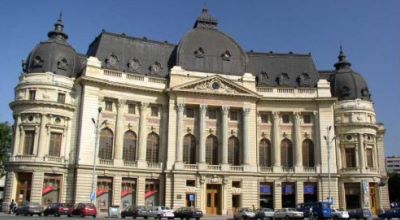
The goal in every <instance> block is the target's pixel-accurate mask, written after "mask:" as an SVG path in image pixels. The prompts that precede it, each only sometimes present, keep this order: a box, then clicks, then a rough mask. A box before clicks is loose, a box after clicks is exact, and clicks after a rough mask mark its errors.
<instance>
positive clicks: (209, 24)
mask: <svg viewBox="0 0 400 220" xmlns="http://www.w3.org/2000/svg"><path fill="white" fill-rule="evenodd" d="M217 24H218V21H217V20H216V19H215V18H214V17H212V16H211V15H210V14H209V13H208V9H207V8H203V9H202V10H201V15H200V16H199V17H197V19H196V22H195V23H194V26H193V28H205V29H217Z"/></svg>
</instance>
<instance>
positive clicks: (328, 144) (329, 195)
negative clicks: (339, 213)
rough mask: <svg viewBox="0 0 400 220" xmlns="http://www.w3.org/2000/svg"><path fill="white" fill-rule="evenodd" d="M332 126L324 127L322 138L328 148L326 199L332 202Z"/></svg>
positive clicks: (333, 138)
mask: <svg viewBox="0 0 400 220" xmlns="http://www.w3.org/2000/svg"><path fill="white" fill-rule="evenodd" d="M331 129H332V126H328V127H327V128H326V136H324V139H325V141H326V146H327V148H328V201H329V203H331V204H332V196H331V144H332V142H333V141H334V140H335V137H332V138H331V137H330V133H331Z"/></svg>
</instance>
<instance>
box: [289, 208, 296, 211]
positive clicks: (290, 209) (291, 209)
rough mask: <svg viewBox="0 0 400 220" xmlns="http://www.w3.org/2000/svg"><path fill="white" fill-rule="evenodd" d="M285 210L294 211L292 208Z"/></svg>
mask: <svg viewBox="0 0 400 220" xmlns="http://www.w3.org/2000/svg"><path fill="white" fill-rule="evenodd" d="M287 210H288V211H296V209H294V208H288V209H287Z"/></svg>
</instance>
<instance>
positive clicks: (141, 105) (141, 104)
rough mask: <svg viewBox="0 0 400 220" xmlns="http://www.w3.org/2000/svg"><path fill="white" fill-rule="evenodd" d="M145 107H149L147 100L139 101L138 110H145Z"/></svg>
mask: <svg viewBox="0 0 400 220" xmlns="http://www.w3.org/2000/svg"><path fill="white" fill-rule="evenodd" d="M147 107H149V103H148V102H140V105H139V108H140V110H145V109H146V108H147Z"/></svg>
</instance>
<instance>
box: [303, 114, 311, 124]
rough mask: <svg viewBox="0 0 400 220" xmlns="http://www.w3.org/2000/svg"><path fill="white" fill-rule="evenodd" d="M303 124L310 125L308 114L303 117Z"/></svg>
mask: <svg viewBox="0 0 400 220" xmlns="http://www.w3.org/2000/svg"><path fill="white" fill-rule="evenodd" d="M303 123H304V124H311V115H310V114H306V115H303Z"/></svg>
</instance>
